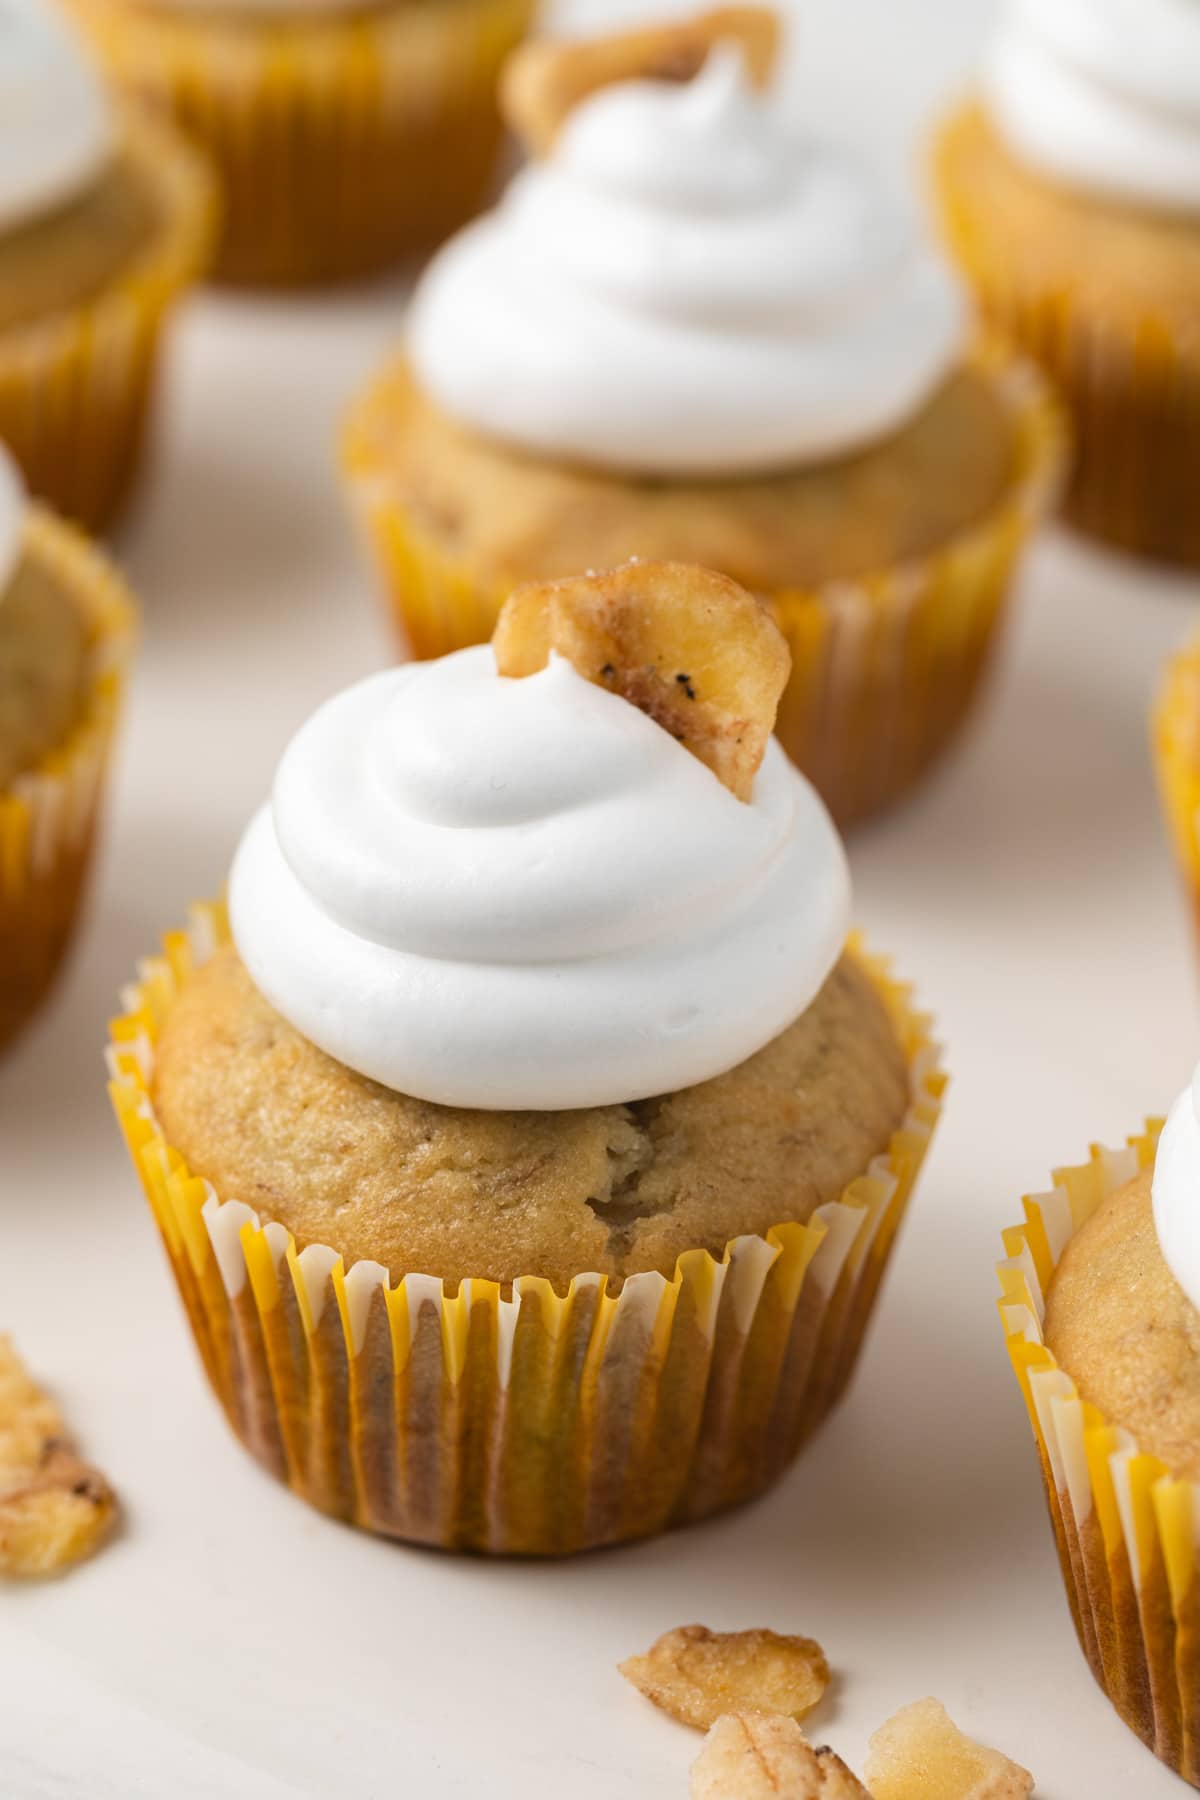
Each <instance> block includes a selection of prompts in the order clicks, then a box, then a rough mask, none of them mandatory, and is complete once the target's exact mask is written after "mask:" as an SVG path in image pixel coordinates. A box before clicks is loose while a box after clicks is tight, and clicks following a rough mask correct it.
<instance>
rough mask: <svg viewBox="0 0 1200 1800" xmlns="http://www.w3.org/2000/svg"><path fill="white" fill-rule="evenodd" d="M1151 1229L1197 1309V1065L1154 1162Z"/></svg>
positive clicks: (1199, 1194) (1199, 1118)
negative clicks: (1152, 1225)
mask: <svg viewBox="0 0 1200 1800" xmlns="http://www.w3.org/2000/svg"><path fill="white" fill-rule="evenodd" d="M1153 1200H1154V1228H1155V1231H1156V1232H1157V1234H1158V1242H1159V1247H1160V1249H1161V1250H1162V1253H1163V1258H1164V1260H1165V1262H1166V1264H1167V1267H1168V1268H1169V1269H1170V1271H1171V1273H1172V1275H1174V1277H1175V1279H1176V1281H1177V1282H1178V1283H1179V1285H1180V1287H1181V1288H1182V1289H1183V1291H1184V1293H1185V1294H1186V1295H1187V1297H1188V1299H1189V1300H1190V1301H1191V1303H1192V1305H1193V1306H1196V1307H1200V1068H1198V1069H1197V1070H1196V1073H1195V1075H1194V1076H1193V1077H1192V1082H1191V1086H1190V1087H1187V1088H1185V1089H1184V1091H1183V1093H1182V1094H1180V1096H1179V1098H1178V1100H1176V1102H1175V1104H1174V1106H1173V1107H1172V1108H1171V1111H1170V1113H1169V1115H1168V1117H1167V1122H1166V1125H1165V1126H1164V1127H1163V1133H1162V1136H1161V1137H1160V1138H1159V1140H1158V1153H1157V1156H1156V1158H1155V1163H1154V1187H1153Z"/></svg>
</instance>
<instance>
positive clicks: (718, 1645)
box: [620, 1625, 829, 1731]
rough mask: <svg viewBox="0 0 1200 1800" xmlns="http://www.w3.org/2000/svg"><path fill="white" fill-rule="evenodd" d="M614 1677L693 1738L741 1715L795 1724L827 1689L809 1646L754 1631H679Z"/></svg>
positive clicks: (819, 1656)
mask: <svg viewBox="0 0 1200 1800" xmlns="http://www.w3.org/2000/svg"><path fill="white" fill-rule="evenodd" d="M620 1669H621V1673H622V1675H624V1677H625V1679H626V1681H631V1682H632V1683H633V1685H634V1687H635V1688H637V1690H638V1692H639V1693H640V1694H644V1695H645V1697H646V1699H647V1700H651V1701H653V1703H654V1705H655V1706H657V1707H661V1709H662V1711H663V1712H666V1713H670V1715H671V1717H672V1718H673V1719H678V1720H679V1722H680V1724H681V1725H694V1726H695V1728H696V1729H697V1731H707V1730H708V1728H709V1726H710V1725H712V1724H713V1723H714V1722H715V1721H716V1720H717V1719H719V1718H720V1717H721V1716H722V1715H723V1714H725V1713H734V1712H741V1711H750V1712H754V1713H764V1714H765V1713H772V1714H780V1715H783V1716H785V1717H787V1718H789V1719H802V1718H803V1717H804V1715H805V1713H809V1712H811V1711H812V1709H813V1707H814V1706H815V1705H816V1704H817V1702H818V1701H819V1700H820V1698H821V1696H822V1694H823V1693H824V1692H825V1689H826V1688H827V1687H828V1685H829V1664H828V1663H827V1662H826V1660H825V1653H824V1651H823V1650H822V1649H821V1646H820V1644H818V1643H816V1642H815V1641H814V1639H812V1638H806V1637H787V1636H784V1635H783V1634H782V1633H780V1632H778V1631H766V1630H761V1629H758V1630H754V1631H709V1630H708V1628H707V1626H705V1625H680V1626H677V1627H676V1629H675V1630H674V1631H666V1632H664V1633H663V1635H662V1637H660V1638H659V1639H658V1640H657V1641H656V1642H655V1643H653V1644H651V1646H650V1648H649V1650H647V1651H646V1654H645V1655H644V1656H631V1657H628V1658H627V1659H626V1661H625V1662H623V1663H622V1664H621V1665H620Z"/></svg>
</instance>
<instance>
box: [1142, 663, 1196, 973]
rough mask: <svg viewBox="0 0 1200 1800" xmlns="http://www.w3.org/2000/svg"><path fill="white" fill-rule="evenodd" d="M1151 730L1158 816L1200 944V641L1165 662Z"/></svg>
mask: <svg viewBox="0 0 1200 1800" xmlns="http://www.w3.org/2000/svg"><path fill="white" fill-rule="evenodd" d="M1152 729H1153V741H1154V760H1155V766H1156V769H1157V772H1158V789H1159V795H1160V797H1161V800H1162V808H1163V816H1164V818H1165V820H1166V826H1167V833H1168V836H1169V837H1170V840H1171V846H1172V849H1173V850H1174V853H1175V860H1176V862H1177V864H1178V866H1179V871H1180V874H1181V875H1182V877H1183V883H1184V890H1185V892H1186V894H1187V897H1188V902H1189V904H1190V906H1191V909H1192V916H1193V920H1194V922H1195V928H1196V933H1197V939H1198V941H1200V638H1198V639H1196V641H1195V642H1194V643H1192V644H1191V645H1190V646H1189V647H1188V648H1187V649H1186V650H1183V651H1181V652H1180V654H1179V655H1178V656H1176V657H1173V658H1172V659H1171V661H1170V662H1169V663H1168V664H1167V667H1166V669H1165V670H1164V672H1163V678H1162V682H1161V684H1160V686H1159V691H1158V696H1157V699H1156V701H1155V705H1154V716H1153V727H1152Z"/></svg>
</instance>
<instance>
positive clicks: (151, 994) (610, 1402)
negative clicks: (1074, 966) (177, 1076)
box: [109, 905, 945, 1555]
mask: <svg viewBox="0 0 1200 1800" xmlns="http://www.w3.org/2000/svg"><path fill="white" fill-rule="evenodd" d="M227 941H228V924H227V920H226V917H225V913H224V909H223V908H222V907H221V906H220V905H202V906H197V907H196V908H194V909H193V913H192V917H191V922H190V925H189V927H188V929H187V930H185V931H177V932H173V933H171V934H170V935H169V936H168V937H167V938H166V939H165V940H164V949H163V953H162V954H161V955H160V956H156V957H153V958H151V959H150V960H149V961H148V962H146V963H145V964H144V965H143V966H142V968H141V971H140V979H139V982H138V984H137V985H136V986H135V987H134V988H133V989H132V990H131V991H130V993H129V995H128V1005H127V1011H126V1012H125V1014H124V1015H123V1016H122V1017H121V1018H119V1019H118V1020H116V1021H115V1023H114V1025H113V1030H112V1040H111V1045H110V1050H109V1060H110V1068H111V1074H112V1081H111V1093H112V1099H113V1103H114V1106H115V1108H116V1112H117V1117H118V1119H119V1121H120V1123H121V1126H122V1129H123V1131H124V1134H125V1138H126V1142H127V1144H128V1147H129V1151H130V1154H131V1156H132V1158H133V1161H134V1163H135V1165H136V1167H137V1170H138V1173H139V1174H140V1176H141V1180H142V1184H143V1186H144V1188H145V1192H146V1197H147V1199H148V1201H149V1203H150V1207H151V1210H152V1212H153V1214H154V1217H155V1220H156V1222H157V1225H158V1228H159V1231H160V1233H161V1235H162V1240H163V1243H164V1245H165V1247H166V1251H167V1255H168V1258H169V1260H170V1263H171V1266H172V1269H173V1270H174V1273H175V1278H176V1281H177V1283H178V1286H179V1291H180V1294H181V1296H182V1298H183V1302H184V1305H185V1307H186V1309H187V1312H188V1316H189V1318H190V1320H191V1324H192V1329H193V1332H194V1334H195V1337H196V1342H197V1344H198V1346H199V1349H200V1354H201V1357H202V1358H203V1361H204V1366H205V1369H206V1371H207V1373H208V1377H209V1380H210V1382H211V1383H212V1386H213V1389H214V1390H215V1392H216V1394H217V1396H218V1398H219V1400H220V1401H221V1404H222V1406H223V1407H224V1409H225V1413H226V1415H227V1417H228V1420H229V1423H230V1425H231V1426H232V1427H233V1430H234V1431H235V1432H236V1434H237V1435H238V1437H239V1438H240V1439H241V1440H242V1442H243V1444H244V1445H245V1446H246V1448H247V1449H249V1450H250V1451H251V1453H252V1454H253V1455H254V1456H255V1457H256V1458H257V1459H258V1460H259V1462H261V1463H262V1464H263V1465H264V1466H265V1467H266V1468H267V1469H268V1470H269V1471H270V1472H271V1473H272V1474H273V1475H275V1476H277V1477H278V1478H279V1479H280V1480H281V1481H284V1482H286V1483H287V1484H288V1486H289V1487H291V1488H292V1490H293V1491H294V1492H295V1493H297V1494H298V1495H300V1496H301V1497H302V1498H303V1499H305V1500H307V1501H308V1502H309V1503H310V1504H311V1505H313V1506H315V1507H318V1508H320V1510H321V1511H323V1512H326V1513H330V1514H332V1515H333V1516H335V1517H337V1518H341V1519H346V1520H350V1521H352V1522H353V1523H355V1524H356V1525H360V1526H363V1527H365V1528H367V1529H369V1530H372V1531H378V1532H382V1533H385V1534H387V1535H389V1536H392V1537H397V1538H403V1539H407V1540H410V1541H413V1542H418V1543H423V1544H432V1545H438V1546H441V1547H443V1548H446V1549H470V1550H479V1551H489V1552H497V1553H524V1554H535V1555H559V1554H564V1553H567V1552H572V1551H577V1550H582V1549H586V1548H590V1547H592V1546H597V1545H602V1544H613V1543H618V1542H621V1541H623V1540H625V1539H629V1538H635V1537H640V1536H644V1535H647V1534H649V1533H652V1532H656V1531H660V1530H662V1529H664V1528H666V1527H668V1526H673V1525H681V1524H684V1523H687V1522H689V1521H692V1520H696V1519H701V1518H704V1517H706V1516H707V1515H708V1514H711V1513H714V1512H717V1511H719V1510H721V1509H722V1508H725V1507H728V1506H732V1505H734V1504H736V1503H738V1502H740V1501H743V1500H746V1499H749V1498H750V1497H751V1496H752V1495H754V1494H757V1493H759V1492H760V1491H761V1490H762V1489H763V1488H765V1487H766V1486H767V1485H768V1484H769V1483H770V1482H772V1481H773V1480H774V1479H775V1478H776V1477H777V1476H778V1475H779V1474H780V1473H781V1472H782V1470H783V1469H784V1468H785V1467H786V1466H787V1464H788V1463H789V1462H790V1461H791V1459H792V1457H793V1456H794V1455H795V1454H796V1452H797V1450H798V1449H799V1447H800V1446H801V1444H802V1443H803V1442H804V1441H805V1439H806V1438H808V1436H809V1435H810V1434H811V1433H812V1431H813V1430H814V1429H815V1428H816V1426H817V1425H818V1424H819V1423H820V1421H821V1419H822V1418H823V1417H824V1416H825V1414H826V1413H827V1411H828V1410H829V1408H830V1407H831V1406H832V1405H833V1403H834V1402H835V1401H836V1400H837V1399H838V1397H839V1395H840V1394H841V1392H842V1390H843V1389H844V1387H845V1385H846V1383H847V1381H848V1380H849V1378H850V1375H851V1373H852V1371H853V1368H854V1364H855V1361H856V1359H857V1356H858V1352H859V1348H860V1345H861V1343H862V1339H863V1334H864V1332H865V1329H866V1325H867V1321H868V1318H869V1316H870V1313H871V1310H872V1307H873V1304H874V1301H875V1297H876V1293H877V1291H878V1287H879V1283H880V1280H881V1277H882V1275H883V1271H884V1268H885V1266H886V1263H887V1260H888V1256H889V1254H890V1251H891V1247H892V1242H893V1239H894V1237H895V1234H896V1230H897V1228H898V1226H899V1224H900V1221H901V1218H902V1217H903V1214H904V1211H905V1208H906V1207H907V1205H908V1201H909V1197H910V1195H911V1192H912V1189H913V1185H914V1183H915V1181H916V1178H917V1174H918V1172H919V1170H920V1167H921V1164H922V1161H923V1159H924V1157H925V1153H926V1150H927V1148H928V1145H929V1140H930V1137H931V1134H932V1132H933V1129H934V1126H935V1124H936V1122H937V1118H938V1113H939V1109H940V1102H941V1095H942V1091H943V1088H944V1086H945V1077H944V1075H943V1073H942V1071H941V1068H940V1066H939V1061H938V1053H937V1048H936V1046H935V1045H934V1043H933V1041H932V1038H931V1035H930V1023H929V1020H928V1019H927V1018H926V1017H925V1015H923V1014H922V1013H919V1012H917V1011H915V1010H914V1009H913V1007H912V1006H911V1004H910V1001H909V997H908V992H907V990H906V989H905V988H903V987H901V986H899V985H898V984H897V983H896V982H895V981H894V980H893V979H892V977H891V975H890V974H889V973H888V969H887V967H886V965H885V964H884V963H882V962H881V961H879V960H878V959H875V958H872V957H867V956H866V954H865V952H863V951H862V950H861V948H858V949H856V954H858V955H859V956H860V957H861V958H862V960H863V962H864V964H865V966H866V967H867V968H868V970H869V971H870V974H871V976H872V979H873V980H874V982H875V983H876V985H877V988H878V991H879V992H880V994H881V996H882V998H883V999H884V1001H885V1003H886V1005H887V1007H888V1009H889V1012H890V1014H891V1016H892V1018H893V1019H894V1021H895V1024H896V1028H897V1030H898V1032H899V1033H900V1035H901V1039H902V1042H903V1044H904V1047H905V1052H906V1055H907V1058H908V1062H909V1068H910V1078H911V1095H912V1098H911V1104H910V1108H909V1111H908V1114H907V1116H906V1118H905V1120H904V1122H903V1124H902V1125H901V1127H900V1128H899V1129H898V1130H897V1132H896V1133H895V1134H894V1136H893V1138H892V1141H891V1143H890V1145H889V1147H888V1150H887V1153H886V1154H885V1155H882V1156H880V1157H878V1158H877V1159H876V1160H875V1161H874V1162H873V1163H872V1165H871V1166H870V1168H869V1169H867V1170H865V1171H864V1173H863V1174H862V1176H861V1177H860V1178H859V1179H858V1180H856V1181H854V1182H852V1183H851V1184H850V1185H849V1186H848V1187H847V1189H846V1191H845V1193H844V1194H843V1196H842V1198H841V1199H840V1200H839V1201H837V1202H834V1203H832V1204H830V1205H827V1206H822V1207H821V1208H819V1209H818V1211H817V1212H816V1213H815V1214H814V1215H813V1218H812V1219H811V1220H810V1222H809V1223H808V1224H806V1225H794V1224H785V1225H780V1226H778V1227H776V1228H775V1229H774V1230H772V1231H769V1232H768V1233H767V1234H766V1236H765V1237H757V1236H755V1237H749V1236H748V1237H741V1238H737V1239H735V1240H734V1241H733V1242H732V1243H730V1244H729V1245H728V1246H727V1247H726V1250H725V1253H724V1256H723V1257H722V1258H721V1259H720V1260H716V1259H714V1258H713V1257H712V1256H710V1255H709V1254H708V1252H707V1251H703V1250H696V1251H689V1252H688V1253H687V1254H686V1255H684V1256H681V1257H680V1258H679V1261H678V1264H677V1266H676V1270H675V1274H674V1277H673V1278H672V1279H670V1280H668V1279H666V1278H665V1277H664V1276H662V1275H658V1274H645V1275H636V1276H633V1277H631V1278H630V1279H628V1280H626V1281H625V1282H624V1284H623V1285H622V1286H620V1287H619V1290H618V1291H616V1292H610V1291H609V1288H608V1283H607V1281H606V1279H605V1278H604V1277H602V1276H599V1275H595V1274H581V1275H579V1276H578V1277H577V1278H576V1279H575V1280H573V1281H572V1282H571V1284H570V1287H569V1289H568V1291H567V1292H566V1293H565V1294H560V1293H557V1292H555V1290H554V1288H553V1287H552V1286H551V1284H550V1283H549V1282H548V1281H545V1280H542V1279H539V1278H538V1277H535V1276H525V1277H523V1278H521V1279H520V1280H518V1281H515V1282H513V1283H512V1284H511V1286H506V1287H503V1288H502V1287H501V1286H500V1285H498V1284H497V1283H496V1282H493V1281H479V1280H470V1281H463V1282H461V1283H459V1284H457V1285H453V1284H449V1283H444V1282H442V1281H441V1280H440V1279H438V1278H437V1277H436V1276H432V1275H427V1274H416V1273H413V1274H409V1275H406V1276H405V1277H404V1278H403V1279H402V1280H401V1281H400V1282H398V1283H397V1284H396V1285H395V1286H392V1285H391V1284H390V1282H389V1279H388V1274H387V1271H386V1270H385V1269H383V1268H381V1267H380V1266H379V1265H378V1264H377V1263H372V1262H358V1263H355V1264H354V1265H353V1266H352V1267H350V1268H346V1266H345V1265H344V1263H343V1262H342V1260H341V1258H340V1257H339V1256H338V1254H337V1253H336V1251H334V1250H333V1249H330V1248H327V1247H324V1246H321V1245H309V1246H308V1247H307V1248H306V1249H304V1250H302V1251H300V1252H297V1249H296V1245H295V1243H294V1241H293V1240H292V1238H291V1237H290V1235H289V1233H288V1232H287V1231H286V1230H285V1229H284V1228H283V1227H282V1226H281V1225H279V1224H275V1223H271V1222H269V1221H266V1220H263V1219H261V1218H260V1217H259V1215H258V1214H257V1213H256V1212H254V1211H253V1210H252V1209H251V1208H250V1207H249V1206H246V1205H243V1204H241V1203H240V1202H239V1201H238V1199H237V1198H236V1197H235V1196H222V1195H218V1194H216V1193H215V1192H214V1191H213V1190H212V1188H211V1187H210V1186H209V1185H208V1184H207V1183H206V1182H204V1181H202V1180H200V1179H198V1178H197V1177H195V1176H193V1175H192V1173H191V1172H190V1170H189V1169H188V1167H187V1165H186V1163H185V1162H184V1159H183V1158H182V1156H180V1154H179V1153H178V1151H176V1150H174V1149H173V1148H172V1147H171V1146H170V1144H168V1143H167V1142H166V1140H165V1139H164V1137H163V1134H162V1132H161V1130H160V1129H159V1127H158V1124H157V1122H156V1120H155V1117H154V1110H153V1106H152V1102H151V1098H150V1092H151V1078H152V1070H153V1063H154V1047H155V1042H156V1039H157V1037H158V1033H159V1031H160V1030H161V1028H162V1025H163V1021H164V1020H165V1018H166V1017H167V1015H168V1013H169V1012H170V1009H171V1006H172V1004H173V1002H174V1000H175V997H176V995H177V993H178V991H179V988H180V985H181V984H182V983H183V982H184V981H185V980H186V979H187V976H188V973H189V971H190V970H191V969H193V968H194V967H196V966H198V965H199V964H202V963H203V962H204V961H205V960H206V959H207V958H208V957H209V956H211V955H212V954H213V952H214V951H215V950H216V948H217V947H218V946H220V945H222V944H224V943H225V942H227Z"/></svg>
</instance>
